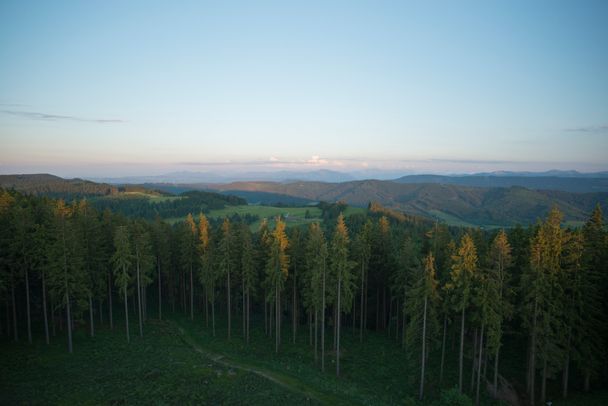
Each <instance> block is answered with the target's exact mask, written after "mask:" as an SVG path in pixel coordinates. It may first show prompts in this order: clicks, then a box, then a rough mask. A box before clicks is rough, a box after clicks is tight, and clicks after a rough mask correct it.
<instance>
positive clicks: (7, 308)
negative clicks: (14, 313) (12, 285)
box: [5, 296, 11, 336]
mask: <svg viewBox="0 0 608 406" xmlns="http://www.w3.org/2000/svg"><path fill="white" fill-rule="evenodd" d="M5 304H6V335H7V336H10V335H11V316H10V311H9V308H10V306H9V304H8V296H7V297H6V299H5Z"/></svg>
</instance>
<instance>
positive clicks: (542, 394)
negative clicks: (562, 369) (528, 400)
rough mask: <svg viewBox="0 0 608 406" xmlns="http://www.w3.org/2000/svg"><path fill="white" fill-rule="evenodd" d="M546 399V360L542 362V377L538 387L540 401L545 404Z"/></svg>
mask: <svg viewBox="0 0 608 406" xmlns="http://www.w3.org/2000/svg"><path fill="white" fill-rule="evenodd" d="M546 400H547V360H546V359H545V360H544V362H543V379H542V384H541V387H540V403H541V404H545V401H546Z"/></svg>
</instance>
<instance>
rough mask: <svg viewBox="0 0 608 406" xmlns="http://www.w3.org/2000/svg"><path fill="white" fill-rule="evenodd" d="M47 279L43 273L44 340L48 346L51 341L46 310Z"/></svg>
mask: <svg viewBox="0 0 608 406" xmlns="http://www.w3.org/2000/svg"><path fill="white" fill-rule="evenodd" d="M46 307H47V306H46V277H45V272H44V271H42V314H43V315H44V338H45V340H46V343H47V345H48V344H49V343H50V339H49V318H48V315H47V308H46Z"/></svg>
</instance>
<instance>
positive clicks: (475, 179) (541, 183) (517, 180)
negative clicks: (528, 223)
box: [394, 172, 608, 193]
mask: <svg viewBox="0 0 608 406" xmlns="http://www.w3.org/2000/svg"><path fill="white" fill-rule="evenodd" d="M600 175H602V174H596V177H586V176H573V175H569V176H567V174H553V173H548V174H546V175H542V174H517V173H510V172H508V173H504V174H501V173H487V174H475V175H466V176H442V175H408V176H402V177H400V178H398V179H395V180H394V181H395V182H397V183H438V184H443V185H461V186H471V187H487V188H497V187H511V186H521V187H525V188H528V189H538V190H562V191H565V192H573V193H590V192H608V177H605V176H603V177H602V176H600Z"/></svg>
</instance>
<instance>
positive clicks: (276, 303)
mask: <svg viewBox="0 0 608 406" xmlns="http://www.w3.org/2000/svg"><path fill="white" fill-rule="evenodd" d="M274 307H275V309H274V314H275V320H276V327H275V330H276V334H275V348H274V350H275V352H276V353H278V352H279V335H280V334H281V328H280V325H279V283H278V281H277V283H276V284H275V306H274Z"/></svg>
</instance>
